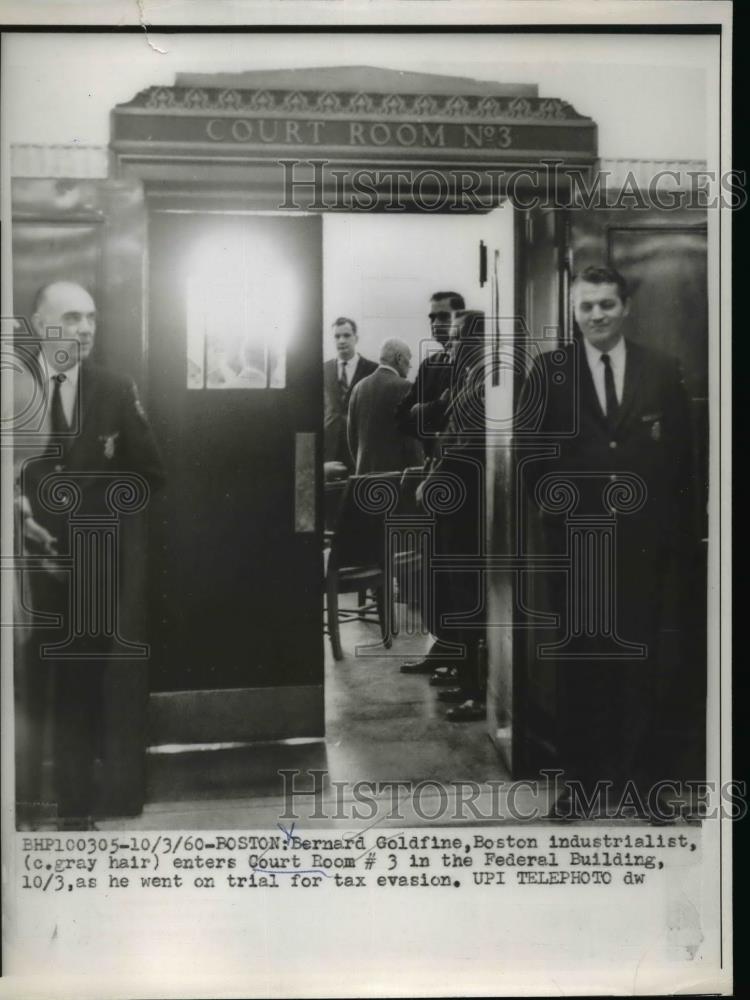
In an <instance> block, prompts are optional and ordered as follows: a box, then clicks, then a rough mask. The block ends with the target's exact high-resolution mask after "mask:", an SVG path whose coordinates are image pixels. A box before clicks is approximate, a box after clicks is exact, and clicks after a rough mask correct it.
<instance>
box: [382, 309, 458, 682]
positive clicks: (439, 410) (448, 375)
mask: <svg viewBox="0 0 750 1000" xmlns="http://www.w3.org/2000/svg"><path fill="white" fill-rule="evenodd" d="M465 308H466V303H465V302H464V297H463V295H459V293H458V292H450V291H440V292H435V293H434V294H433V295H431V296H430V312H429V315H428V317H427V318H428V319H429V321H430V335H431V337H432V339H433V340H435V341H437V343H438V344H440V350H439V351H435V352H433V353H431V354H428V355H427V357H426V358H425V359H424V360H423V361H422V362H420V365H419V368H418V370H417V376H416V378H415V379H414V383H413V385H412V387H411V389H409V391H408V392H407V394H406V395H405V396H404V398H403V399H402V400H401V402H400V403H399V405H398V407H397V408H396V425H397V427H398V429H399V430H400V431H401V433H402V434H406V435H408V436H409V437H414V438H416V439H417V440H418V441H420V442H421V444H422V448H423V450H424V453H425V457H426V462H425V470H426V472H429V470H430V468H431V466H432V464H433V460H434V458H435V457H436V453H437V440H438V436H439V434H440V432H441V431H442V430H443V429H444V428H445V425H446V422H447V418H446V414H447V412H448V405H449V402H450V396H451V385H452V371H453V362H452V358H451V354H450V351H449V349H448V344H449V341H450V339H451V335H452V333H453V331H454V328H455V325H456V316H457V314H458V313H459V312H461V311H462V310H464V309H465ZM455 667H456V665H455V664H453V663H451V662H449V661H447V660H446V658H445V655H444V650H441V644H440V643H439V642H438V641H437V640H435V641H434V642H433V643H432V644H431V645H430V648H429V649H428V651H427V654H426V655H425V656H424V657H422V658H421V659H418V660H406V661H405V662H404V663H402V664H401V668H400V669H401V673H403V674H432V673H433V671H435V670H437V671H438V674H440V673H446V674H450V673H451V671H453V670H454V669H455ZM436 680H437V678H436Z"/></svg>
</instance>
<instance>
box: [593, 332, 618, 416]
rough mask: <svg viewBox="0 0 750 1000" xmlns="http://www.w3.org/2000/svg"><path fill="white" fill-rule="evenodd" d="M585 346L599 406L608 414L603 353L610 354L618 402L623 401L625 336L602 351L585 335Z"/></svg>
mask: <svg viewBox="0 0 750 1000" xmlns="http://www.w3.org/2000/svg"><path fill="white" fill-rule="evenodd" d="M583 347H584V350H585V352H586V361H587V362H588V366H589V369H590V370H591V377H592V379H593V380H594V388H595V389H596V396H597V399H598V400H599V406H601V408H602V413H604V414H605V415H606V413H607V397H606V394H605V391H604V362H603V361H602V354H608V355H609V363H610V367H611V368H612V377H613V378H614V382H615V394H616V396H617V402H618V403H622V391H623V388H624V386H625V353H626V352H625V338H624V337H620V339H619V340H618V341H617V343H616V344H615V346H614V347H613V348H612V349H611V350H609V351H600V350H599V348H598V347H594V346H593V345H592V344H590V343H589V342H588V340H586V338H585V337H584V338H583Z"/></svg>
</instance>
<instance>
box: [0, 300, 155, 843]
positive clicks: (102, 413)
mask: <svg viewBox="0 0 750 1000" xmlns="http://www.w3.org/2000/svg"><path fill="white" fill-rule="evenodd" d="M33 309H34V312H33V315H32V326H33V329H34V332H35V334H36V336H37V337H38V339H39V358H38V366H37V369H36V371H35V372H34V373H33V379H34V381H35V383H36V388H37V392H38V393H39V396H40V398H41V399H42V400H43V403H44V406H43V409H42V416H41V420H40V423H39V426H38V432H37V434H36V442H35V443H36V447H35V448H34V447H28V446H25V447H24V448H23V451H21V449H18V454H17V456H16V461H17V469H16V473H17V479H16V497H17V507H18V509H19V511H20V519H21V523H22V530H23V534H24V540H25V551H26V552H27V553H28V554H34V553H36V554H38V555H40V556H56V555H61V556H64V555H68V554H69V553H68V551H67V549H68V533H69V518H70V512H61V511H56V510H51V509H50V504H49V503H47V502H44V500H43V492H42V487H43V481H44V479H45V477H48V476H50V475H52V476H54V475H61V476H65V477H69V479H70V481H71V483H72V484H73V485H74V487H75V488H77V489H78V490H80V501H79V503H78V506H77V508H76V511H75V514H76V517H80V516H81V515H82V514H91V515H106V514H108V513H111V511H110V509H109V507H108V505H107V503H106V496H107V490H108V489H109V488H110V487H111V486H112V485H113V484H114V483H116V482H117V477H118V474H120V475H125V474H129V473H135V474H137V475H139V476H140V477H142V479H143V480H145V482H146V484H147V487H148V489H149V490H150V491H152V490H154V489H156V488H158V487H159V486H160V485H161V483H162V481H163V470H162V463H161V458H160V455H159V451H158V448H157V445H156V441H155V439H154V436H153V433H152V431H151V428H150V426H149V424H148V421H147V419H146V415H145V413H144V411H143V407H142V406H141V404H140V402H139V400H138V395H137V392H136V388H135V385H134V383H133V381H132V380H131V379H130V378H127V377H126V376H123V375H120V374H116V373H114V372H110V371H106V370H105V369H103V368H101V367H99V366H98V365H96V364H94V363H93V361H92V360H91V352H92V350H93V347H94V340H95V336H96V327H97V316H96V305H95V303H94V300H93V298H92V296H91V295H90V294H89V292H88V291H86V289H85V288H83V287H81V285H79V284H77V283H75V282H72V281H56V282H53V283H51V284H49V285H46V286H45V287H44V288H42V289H41V290H40V291H39V292H38V294H37V296H36V299H35V302H34V306H33ZM97 474H99V475H97ZM133 555H134V554H133V553H132V552H127V553H124V556H125V559H124V560H123V562H127V561H128V560H129V559H130V558H132V556H133ZM41 565H42V566H43V568H42V569H40V570H37V571H34V572H33V573H29V574H28V577H29V578H30V583H31V602H32V607H33V610H34V611H36V612H43V613H47V614H56V615H61V616H62V626H61V628H60V629H56V628H49V627H48V628H36V629H34V630H32V632H31V636H30V639H29V642H28V643H27V645H26V651H25V656H24V663H23V667H24V669H23V676H22V677H21V678H18V677H17V680H19V684H18V696H19V700H18V701H17V706H18V710H17V720H18V725H17V753H16V756H17V765H18V766H17V795H16V798H17V820H18V822H19V825H21V826H24V825H27V826H32V827H33V826H34V825H36V824H37V823H38V821H39V817H40V813H44V815H45V816H49V814H52V815H53V816H54V817H56V821H57V823H58V825H59V826H60V828H61V829H86V828H88V827H90V826H91V825H92V822H93V821H92V818H91V817H92V814H93V812H94V808H95V804H96V803H95V782H94V776H95V764H96V757H97V754H98V749H99V738H100V735H101V734H100V733H99V732H98V728H97V724H98V722H99V720H100V718H101V714H102V682H103V673H104V671H103V667H104V664H103V662H102V654H101V646H100V645H99V644H97V647H96V655H94V653H93V652H92V650H91V649H90V648H88V647H87V641H88V640H87V637H86V636H85V635H84V636H79V635H75V636H74V642H73V645H72V646H71V647H70V648H69V649H68V650H67V653H68V654H72V655H68V656H67V657H66V659H53V658H50V657H49V656H45V655H44V653H43V650H42V646H44V645H48V644H54V643H59V642H62V641H63V640H64V639H66V638H67V637H68V635H69V634H73V631H74V630H73V629H72V626H71V621H70V617H71V611H70V605H69V601H70V593H69V590H70V586H69V585H70V580H69V579H67V578H66V575H65V574H64V573H60V571H59V567H56V564H55V560H54V559H48V560H47V561H46V562H42V564H41ZM129 638H130V637H129ZM97 657H98V658H97ZM105 659H106V657H105ZM50 688H51V694H50ZM48 702H49V703H50V704H51V706H52V718H51V719H50V718H49V716H48V713H47V703H48ZM50 722H51V724H52V731H53V734H54V735H53V755H54V778H53V788H54V791H53V796H52V801H47V802H42V801H41V791H42V783H41V764H42V749H43V746H44V742H45V731H46V729H47V726H48V724H49V723H50ZM42 806H44V807H45V808H44V809H42V808H41V807H42Z"/></svg>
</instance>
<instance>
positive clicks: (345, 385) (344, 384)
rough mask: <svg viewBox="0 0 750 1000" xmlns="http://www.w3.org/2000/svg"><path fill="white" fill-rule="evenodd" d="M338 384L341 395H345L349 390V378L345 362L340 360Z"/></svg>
mask: <svg viewBox="0 0 750 1000" xmlns="http://www.w3.org/2000/svg"><path fill="white" fill-rule="evenodd" d="M339 386H340V387H341V395H342V396H345V395H346V394H347V392H348V391H349V379H348V377H347V374H346V362H345V361H342V362H341V370H340V372H339Z"/></svg>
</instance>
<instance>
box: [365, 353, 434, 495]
mask: <svg viewBox="0 0 750 1000" xmlns="http://www.w3.org/2000/svg"><path fill="white" fill-rule="evenodd" d="M410 367H411V350H410V348H409V346H408V344H405V343H404V341H403V340H397V339H396V338H391V339H389V340H386V341H385V342H384V343H383V345H382V347H381V348H380V363H379V365H378V367H377V368H376V369H375V371H374V372H373V373H372V375H368V376H367V377H366V378H363V379H362V381H361V382H358V383H357V384H356V385H355V386H354V388H353V390H352V394H351V398H350V400H349V419H348V439H349V450H350V451H351V454H352V459H353V461H354V468H355V473H356V475H358V476H362V475H365V474H366V473H369V472H395V471H398V470H401V469H406V468H408V467H409V466H410V465H419V464H420V463H421V462H422V461H423V456H422V451H421V448H420V445H419V443H418V442H417V441H415V440H414V439H413V438H408V437H405V436H404V435H403V434H401V432H400V431H399V429H398V426H397V424H396V409H397V407H398V405H399V403H400V402H401V400H402V399H403V398H404V396H405V395H406V393H407V392H408V391H409V389H410V388H411V382H409V380H408V379H407V377H406V376H407V375H408V374H409V368H410Z"/></svg>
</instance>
